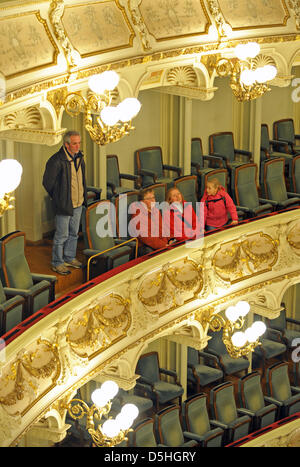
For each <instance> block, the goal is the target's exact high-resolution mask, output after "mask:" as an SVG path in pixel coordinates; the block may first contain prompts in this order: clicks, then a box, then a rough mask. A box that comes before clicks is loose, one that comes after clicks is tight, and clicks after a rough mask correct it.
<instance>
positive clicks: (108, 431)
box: [101, 419, 120, 438]
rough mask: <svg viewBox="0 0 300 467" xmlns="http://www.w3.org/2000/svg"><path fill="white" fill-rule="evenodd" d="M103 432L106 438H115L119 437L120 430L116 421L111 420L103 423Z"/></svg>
mask: <svg viewBox="0 0 300 467" xmlns="http://www.w3.org/2000/svg"><path fill="white" fill-rule="evenodd" d="M101 431H102V433H103V434H104V435H105V436H107V438H114V437H115V436H118V434H119V432H120V428H119V425H118V423H117V422H116V420H114V419H109V420H106V421H105V422H104V423H103V425H102V427H101Z"/></svg>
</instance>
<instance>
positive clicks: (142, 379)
mask: <svg viewBox="0 0 300 467" xmlns="http://www.w3.org/2000/svg"><path fill="white" fill-rule="evenodd" d="M145 385H146V386H150V388H151V389H153V388H154V384H153V383H152V381H150V380H149V379H148V378H145V376H140V377H139V380H138V381H137V382H136V387H137V388H143V387H144V386H145Z"/></svg>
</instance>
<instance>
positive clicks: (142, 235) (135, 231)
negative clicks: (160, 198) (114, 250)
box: [129, 201, 168, 250]
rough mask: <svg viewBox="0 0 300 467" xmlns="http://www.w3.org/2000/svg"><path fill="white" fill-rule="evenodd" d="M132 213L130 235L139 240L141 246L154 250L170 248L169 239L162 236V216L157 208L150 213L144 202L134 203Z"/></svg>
mask: <svg viewBox="0 0 300 467" xmlns="http://www.w3.org/2000/svg"><path fill="white" fill-rule="evenodd" d="M131 213H132V218H131V221H130V223H129V233H130V235H131V236H132V237H137V238H138V241H139V245H140V246H141V245H143V244H144V245H147V246H150V248H153V249H154V250H159V249H160V248H165V247H167V246H168V238H167V237H163V235H162V216H161V213H160V211H159V210H158V209H157V208H156V207H155V206H154V207H153V208H152V209H151V211H148V209H147V207H146V206H145V204H144V203H143V202H142V201H141V202H137V203H133V205H132V208H131ZM151 220H152V223H151Z"/></svg>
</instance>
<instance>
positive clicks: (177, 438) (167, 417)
mask: <svg viewBox="0 0 300 467" xmlns="http://www.w3.org/2000/svg"><path fill="white" fill-rule="evenodd" d="M157 418H158V431H159V433H160V439H161V442H162V444H166V445H167V446H181V445H182V444H183V443H184V437H183V432H182V427H181V423H180V414H179V407H178V406H172V407H170V408H169V409H165V410H163V411H162V413H158V414H157Z"/></svg>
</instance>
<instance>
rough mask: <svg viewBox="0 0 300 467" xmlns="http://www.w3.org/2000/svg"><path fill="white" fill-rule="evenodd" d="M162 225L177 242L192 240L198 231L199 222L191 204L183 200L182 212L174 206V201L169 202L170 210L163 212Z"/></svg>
mask: <svg viewBox="0 0 300 467" xmlns="http://www.w3.org/2000/svg"><path fill="white" fill-rule="evenodd" d="M163 225H164V229H166V232H169V234H168V235H169V238H170V239H171V238H175V239H176V240H177V241H178V242H179V241H183V240H192V239H193V238H195V237H196V233H198V231H199V232H200V222H199V220H198V219H197V216H196V214H195V211H194V209H193V206H192V204H191V203H187V202H186V201H183V212H181V211H180V210H179V209H178V208H177V207H176V203H171V205H170V210H169V209H167V210H165V211H164V213H163ZM198 237H199V233H198V235H197V238H198Z"/></svg>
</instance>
